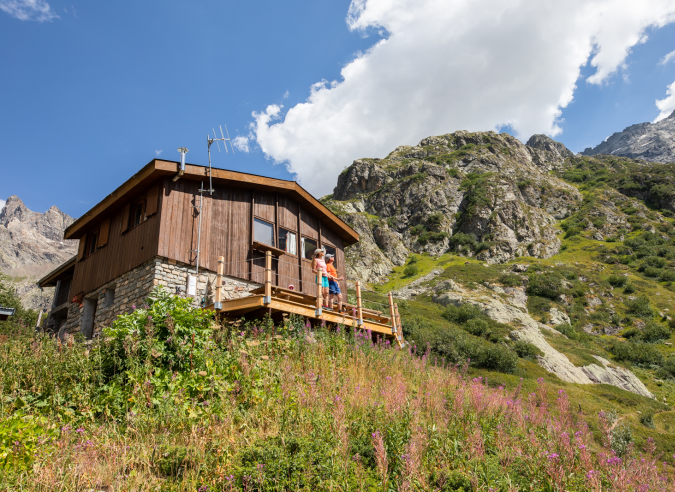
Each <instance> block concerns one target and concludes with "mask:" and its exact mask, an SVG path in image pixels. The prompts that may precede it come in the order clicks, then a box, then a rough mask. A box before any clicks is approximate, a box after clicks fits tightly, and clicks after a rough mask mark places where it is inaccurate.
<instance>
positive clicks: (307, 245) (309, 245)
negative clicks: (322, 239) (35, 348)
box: [300, 237, 317, 260]
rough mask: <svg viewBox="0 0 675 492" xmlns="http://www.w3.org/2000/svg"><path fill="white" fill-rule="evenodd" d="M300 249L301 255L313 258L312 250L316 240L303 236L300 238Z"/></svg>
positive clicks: (308, 258)
mask: <svg viewBox="0 0 675 492" xmlns="http://www.w3.org/2000/svg"><path fill="white" fill-rule="evenodd" d="M300 243H301V244H300V249H301V250H302V257H303V258H305V259H307V260H311V259H312V258H314V250H315V249H316V247H317V246H316V240H315V239H308V238H306V237H303V238H301V239H300Z"/></svg>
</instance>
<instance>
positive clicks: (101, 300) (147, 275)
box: [58, 257, 260, 338]
mask: <svg viewBox="0 0 675 492" xmlns="http://www.w3.org/2000/svg"><path fill="white" fill-rule="evenodd" d="M194 272H195V269H194V267H193V266H190V265H185V264H182V263H178V262H176V261H175V260H169V259H167V258H162V257H156V258H154V259H152V260H149V261H147V262H145V263H144V264H142V265H141V266H139V267H136V268H134V269H133V270H130V271H128V272H127V273H125V274H123V275H121V276H119V277H117V278H116V279H115V280H113V281H111V282H108V283H107V284H106V285H104V286H102V287H100V288H98V289H96V290H94V291H93V292H90V293H88V294H86V295H85V296H84V300H83V302H82V304H73V303H71V304H70V305H69V306H68V316H67V319H66V320H65V322H64V323H62V324H61V326H60V329H59V332H58V333H59V337H60V338H64V337H65V336H67V335H75V334H76V333H82V334H83V335H85V336H86V337H89V336H93V337H96V336H98V335H100V333H101V330H102V329H103V328H105V327H109V326H111V325H112V323H113V321H114V320H115V318H116V317H117V316H119V315H120V314H125V313H129V312H131V311H133V309H134V308H135V307H136V306H142V305H143V303H144V301H145V299H146V298H147V297H148V295H149V294H150V292H152V290H153V289H154V288H155V287H156V286H158V285H161V286H164V288H166V289H167V290H168V291H169V292H171V293H172V294H175V295H179V296H181V297H187V295H186V293H187V277H188V275H194ZM215 284H216V273H215V272H212V271H209V270H200V271H199V278H198V279H197V294H196V295H195V296H194V297H193V305H194V306H195V307H196V306H207V305H210V304H213V302H214V298H215ZM258 287H260V284H257V283H254V282H247V281H245V280H241V279H238V278H234V277H227V276H223V289H222V290H223V293H222V298H223V300H227V299H236V298H240V297H246V296H248V295H249V291H251V290H253V289H255V288H258ZM94 302H95V305H96V309H95V312H93V316H92V309H93V308H92V306H93V305H94Z"/></svg>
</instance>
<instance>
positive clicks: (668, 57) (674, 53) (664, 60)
mask: <svg viewBox="0 0 675 492" xmlns="http://www.w3.org/2000/svg"><path fill="white" fill-rule="evenodd" d="M673 58H675V50H673V51H671V52H670V53H668V54H667V55H666V56H664V57H663V58H661V60H659V65H665V64H666V63H668V62H669V61H670V60H672V59H673Z"/></svg>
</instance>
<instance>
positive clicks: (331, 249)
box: [323, 244, 337, 267]
mask: <svg viewBox="0 0 675 492" xmlns="http://www.w3.org/2000/svg"><path fill="white" fill-rule="evenodd" d="M323 249H325V250H326V256H328V255H333V258H335V261H334V262H333V265H334V266H336V267H337V255H336V253H337V251H336V250H335V248H334V247H333V246H328V245H327V244H324V245H323Z"/></svg>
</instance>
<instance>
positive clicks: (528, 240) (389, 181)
mask: <svg viewBox="0 0 675 492" xmlns="http://www.w3.org/2000/svg"><path fill="white" fill-rule="evenodd" d="M530 141H531V143H532V144H533V145H535V147H531V146H526V145H523V144H522V143H521V142H519V141H518V140H517V139H515V138H513V137H511V136H510V135H507V134H499V135H498V134H496V133H494V132H477V133H469V132H464V131H460V132H455V133H452V134H447V135H441V136H436V137H429V138H425V139H424V140H422V141H421V142H420V143H419V144H418V145H416V146H402V147H398V148H397V149H395V150H394V151H393V152H392V153H391V154H389V155H388V156H387V157H386V158H384V159H358V160H356V161H354V163H353V164H352V165H351V166H350V167H348V168H347V169H345V171H343V173H342V174H341V175H340V177H339V178H338V184H337V186H336V187H335V190H334V193H333V195H332V197H328V198H327V199H324V200H323V202H324V203H325V204H326V205H327V206H328V207H329V208H331V209H332V210H333V211H334V212H335V213H336V214H338V215H339V216H340V217H341V218H342V219H343V220H345V221H346V222H347V223H348V224H350V225H351V226H352V227H353V228H354V229H355V230H356V231H357V232H358V233H359V234H360V235H361V240H360V242H359V243H358V244H357V245H355V246H354V247H352V248H350V249H349V250H348V252H347V256H348V263H349V268H350V271H348V272H347V273H348V276H349V277H351V278H361V279H363V280H366V281H370V282H377V281H381V280H383V279H384V278H385V277H386V275H387V274H388V273H389V272H390V271H391V269H392V268H393V267H394V266H400V265H403V264H404V262H405V260H406V258H407V257H408V256H409V255H410V254H411V253H413V252H417V253H421V252H427V253H430V254H433V255H439V254H442V253H444V252H446V251H449V250H452V251H458V252H459V253H460V254H464V255H466V256H475V257H476V258H478V259H480V260H483V261H485V262H487V263H502V262H505V261H508V260H511V259H513V258H515V257H517V256H534V257H539V258H547V257H550V256H552V255H554V254H556V253H557V252H558V251H559V248H560V244H561V242H560V240H559V238H558V236H557V233H558V232H559V231H558V230H557V229H556V228H555V227H554V224H555V222H556V220H557V219H563V218H565V217H567V216H568V215H569V214H570V213H571V212H572V211H574V210H576V208H577V207H578V206H579V204H580V202H581V195H580V194H579V192H578V191H577V190H576V188H574V187H573V186H570V185H568V184H567V183H564V182H563V181H561V180H559V179H557V178H555V177H553V176H551V175H550V174H549V173H548V172H549V171H551V170H553V169H559V168H561V167H563V166H565V164H566V162H567V160H568V159H569V158H570V156H572V154H571V152H570V151H569V150H567V149H566V148H565V147H564V146H563V145H562V144H560V143H557V142H554V141H553V140H551V139H549V138H548V137H545V136H541V135H535V136H534V137H532V138H531V139H530Z"/></svg>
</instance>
